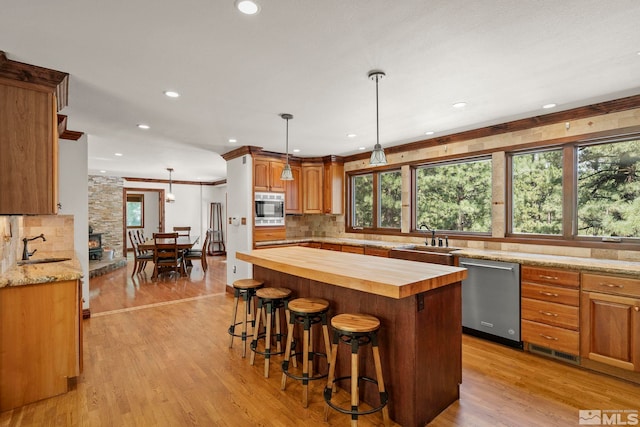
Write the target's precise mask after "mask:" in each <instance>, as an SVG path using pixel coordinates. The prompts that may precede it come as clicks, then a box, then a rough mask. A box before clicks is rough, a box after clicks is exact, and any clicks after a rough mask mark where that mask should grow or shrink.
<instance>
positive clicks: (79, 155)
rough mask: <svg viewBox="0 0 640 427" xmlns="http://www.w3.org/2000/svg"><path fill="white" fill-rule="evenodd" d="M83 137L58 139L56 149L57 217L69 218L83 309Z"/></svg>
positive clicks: (86, 195)
mask: <svg viewBox="0 0 640 427" xmlns="http://www.w3.org/2000/svg"><path fill="white" fill-rule="evenodd" d="M87 146H88V144H87V135H86V134H85V135H83V136H82V137H81V138H80V139H79V140H77V141H70V140H66V139H61V140H60V141H59V147H58V153H59V156H58V165H59V175H58V177H59V178H58V179H59V192H60V194H59V201H60V204H61V206H62V207H61V208H60V209H59V211H58V213H59V214H61V215H73V230H74V249H75V252H76V257H77V258H78V260H79V261H80V265H81V266H82V275H83V278H82V294H83V295H84V302H83V303H82V308H83V309H88V308H89V250H88V246H87V242H88V241H89V191H88V176H89V172H88V154H87V153H88V150H87Z"/></svg>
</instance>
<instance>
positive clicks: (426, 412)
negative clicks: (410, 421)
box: [416, 282, 462, 421]
mask: <svg viewBox="0 0 640 427" xmlns="http://www.w3.org/2000/svg"><path fill="white" fill-rule="evenodd" d="M461 290H462V286H461V283H460V282H457V283H454V284H451V285H449V286H446V287H443V288H438V289H434V290H432V291H429V292H426V293H424V294H422V295H423V296H424V309H422V310H419V311H418V312H417V317H416V327H417V330H418V331H420V332H419V333H418V334H417V335H416V337H417V342H416V349H417V355H418V363H419V364H420V365H425V367H424V368H421V369H417V370H416V387H417V388H416V401H417V402H419V404H418V405H417V406H416V411H417V414H416V418H417V419H418V420H427V421H431V420H433V419H434V418H435V417H436V416H437V415H438V414H439V413H440V412H442V411H443V410H444V409H446V408H447V407H448V406H449V405H450V404H451V403H453V402H455V401H456V400H458V399H459V398H460V383H462V294H461ZM418 297H419V296H418ZM419 305H421V304H419ZM427 366H431V367H432V369H429V368H428V367H427Z"/></svg>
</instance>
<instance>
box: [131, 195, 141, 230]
mask: <svg viewBox="0 0 640 427" xmlns="http://www.w3.org/2000/svg"><path fill="white" fill-rule="evenodd" d="M143 227H144V195H143V194H127V228H143Z"/></svg>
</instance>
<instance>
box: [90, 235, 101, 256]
mask: <svg viewBox="0 0 640 427" xmlns="http://www.w3.org/2000/svg"><path fill="white" fill-rule="evenodd" d="M89 259H102V234H101V233H90V234H89Z"/></svg>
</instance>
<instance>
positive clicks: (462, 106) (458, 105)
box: [453, 102, 467, 108]
mask: <svg viewBox="0 0 640 427" xmlns="http://www.w3.org/2000/svg"><path fill="white" fill-rule="evenodd" d="M466 106H467V103H466V102H456V103H455V104H453V108H464V107H466Z"/></svg>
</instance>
